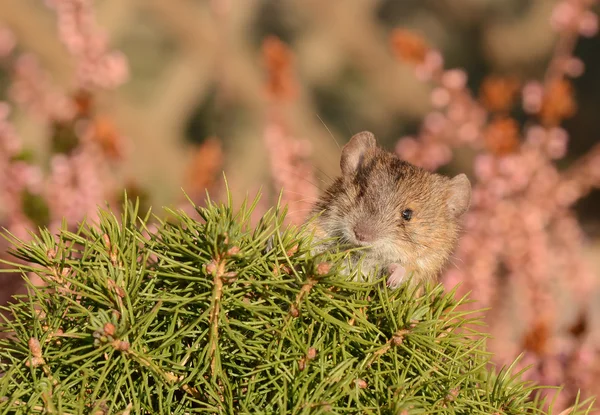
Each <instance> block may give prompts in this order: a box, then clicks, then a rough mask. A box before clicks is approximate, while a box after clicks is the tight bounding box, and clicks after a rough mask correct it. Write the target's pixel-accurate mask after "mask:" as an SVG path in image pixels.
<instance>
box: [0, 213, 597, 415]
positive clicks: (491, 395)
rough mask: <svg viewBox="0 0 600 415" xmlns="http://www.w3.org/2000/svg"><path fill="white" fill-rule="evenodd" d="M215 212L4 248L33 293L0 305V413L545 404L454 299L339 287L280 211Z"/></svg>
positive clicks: (118, 224) (453, 409)
mask: <svg viewBox="0 0 600 415" xmlns="http://www.w3.org/2000/svg"><path fill="white" fill-rule="evenodd" d="M230 205H231V204H230V203H229V204H228V205H225V206H223V205H216V204H213V203H210V202H209V203H208V207H206V208H198V209H197V211H198V213H199V215H200V218H199V219H200V220H196V219H193V218H191V217H189V216H188V215H187V214H185V213H182V212H172V211H171V212H169V213H170V220H169V221H168V222H161V223H160V224H159V225H158V229H157V231H156V232H150V231H149V229H148V225H147V220H148V216H149V215H147V216H146V217H140V215H139V214H138V211H137V208H135V207H133V206H127V209H126V210H125V213H124V214H123V216H122V217H121V218H117V217H115V216H113V215H112V214H111V213H109V212H101V220H100V224H99V225H98V226H88V225H81V226H80V227H79V229H78V230H77V231H76V232H70V231H66V230H63V231H62V232H61V233H60V234H59V235H58V236H55V235H52V234H50V233H49V232H48V231H44V230H42V231H40V236H39V237H36V238H35V239H34V240H33V241H32V242H29V243H22V242H20V241H13V242H15V243H16V246H17V247H16V248H15V250H14V252H13V254H14V255H15V256H16V257H18V258H20V259H22V260H25V261H27V263H28V265H20V266H18V267H17V268H18V269H19V270H20V271H21V272H22V273H35V274H37V275H39V276H40V277H41V278H43V279H44V281H45V282H46V283H47V285H46V286H45V287H34V286H31V285H30V286H29V291H30V294H29V295H27V296H22V297H20V298H18V299H17V300H16V302H15V303H13V304H11V305H9V306H8V307H6V308H5V309H4V314H5V315H6V317H5V320H4V323H3V325H2V328H3V331H4V332H5V333H6V338H5V339H4V340H2V342H1V344H0V359H1V366H0V370H1V372H2V378H1V379H0V413H2V414H37V413H44V414H83V413H85V414H98V415H99V414H191V413H221V414H229V413H235V414H242V413H252V414H256V413H268V414H273V413H279V414H318V413H323V414H325V413H339V414H341V413H344V414H345V413H358V414H494V413H497V414H523V413H531V414H543V413H545V412H544V411H543V410H541V409H540V408H541V407H542V403H541V402H537V401H536V400H531V399H530V396H531V392H532V391H534V390H535V389H536V387H535V386H533V385H531V384H526V383H523V382H522V381H520V380H519V378H518V376H512V375H511V374H510V370H507V371H501V372H500V373H499V374H497V375H496V374H494V373H492V372H490V371H489V369H488V367H489V361H488V356H487V354H486V352H485V347H484V340H483V336H475V338H479V339H481V340H473V339H472V338H469V337H467V335H466V334H465V333H469V330H468V327H472V324H471V323H476V322H477V319H476V318H475V317H474V315H472V314H469V313H466V312H463V311H460V310H459V309H458V306H459V305H460V304H461V303H462V302H463V300H456V299H455V298H454V295H453V293H444V291H443V289H442V288H441V287H440V286H438V287H435V288H427V289H425V290H424V293H422V294H417V292H416V291H415V289H414V288H408V287H407V288H403V289H399V290H396V291H393V292H392V291H389V290H388V289H387V288H386V287H385V285H384V284H383V283H382V281H374V282H369V283H364V282H360V283H359V282H354V281H353V277H354V275H350V276H343V275H342V274H340V273H339V264H340V263H342V262H343V261H341V259H342V258H341V256H342V254H333V253H326V254H320V255H317V256H312V255H311V254H310V242H311V241H310V237H309V236H307V235H306V233H299V232H298V230H296V229H292V228H286V229H283V228H282V225H281V224H282V219H283V214H279V213H277V211H271V212H269V213H267V214H266V216H264V217H263V218H262V219H261V220H260V222H259V224H258V225H257V226H256V227H255V228H251V227H250V225H249V219H250V213H251V211H252V208H253V207H254V204H253V205H251V206H243V207H242V208H241V209H240V210H239V211H238V212H237V213H236V212H234V211H233V210H232V208H231V207H230ZM271 237H274V241H275V242H274V243H273V244H269V243H268V241H269V240H270V238H271ZM271 245H273V247H272V248H267V246H271ZM573 413H586V412H585V409H582V410H580V411H579V412H577V411H574V412H573Z"/></svg>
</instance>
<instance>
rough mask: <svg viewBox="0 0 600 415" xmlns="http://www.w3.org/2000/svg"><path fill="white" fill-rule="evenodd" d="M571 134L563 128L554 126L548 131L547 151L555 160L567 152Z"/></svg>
mask: <svg viewBox="0 0 600 415" xmlns="http://www.w3.org/2000/svg"><path fill="white" fill-rule="evenodd" d="M568 141H569V135H568V134H567V132H566V131H565V130H564V129H563V128H558V127H557V128H552V129H551V130H550V131H549V132H548V140H547V142H546V153H547V154H548V157H550V158H551V159H553V160H557V159H561V158H563V157H564V156H565V155H566V153H567V143H568Z"/></svg>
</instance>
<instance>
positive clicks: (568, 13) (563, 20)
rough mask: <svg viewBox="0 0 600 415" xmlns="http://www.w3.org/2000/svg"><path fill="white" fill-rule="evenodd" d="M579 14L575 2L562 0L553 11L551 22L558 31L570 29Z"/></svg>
mask: <svg viewBox="0 0 600 415" xmlns="http://www.w3.org/2000/svg"><path fill="white" fill-rule="evenodd" d="M578 14H579V10H577V7H576V6H575V4H574V3H573V2H571V1H568V0H567V1H564V0H563V1H560V2H558V3H557V4H556V6H555V7H554V10H553V11H552V16H551V17H550V24H551V25H552V27H553V28H554V30H556V31H563V30H569V29H571V28H572V27H573V26H574V24H573V22H574V21H575V19H576V18H577V15H578Z"/></svg>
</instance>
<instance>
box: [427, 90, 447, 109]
mask: <svg viewBox="0 0 600 415" xmlns="http://www.w3.org/2000/svg"><path fill="white" fill-rule="evenodd" d="M449 102H450V92H448V90H447V89H446V88H434V89H433V91H431V104H432V105H433V106H434V107H437V108H443V107H445V106H446V105H448V103H449Z"/></svg>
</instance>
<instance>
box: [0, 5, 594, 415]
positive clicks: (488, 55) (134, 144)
mask: <svg viewBox="0 0 600 415" xmlns="http://www.w3.org/2000/svg"><path fill="white" fill-rule="evenodd" d="M597 13H598V4H597V3H596V2H595V1H592V0H559V1H557V0H452V1H450V0H351V1H348V0H344V1H342V0H328V1H317V0H96V1H92V0H45V1H44V0H3V1H2V4H0V224H1V225H2V226H4V227H6V228H7V229H8V230H9V231H10V232H12V233H13V234H14V235H15V236H17V237H19V238H28V230H33V231H34V230H35V229H36V227H37V226H49V227H51V228H52V229H58V227H60V224H61V222H62V219H63V218H64V217H66V218H67V219H68V222H69V224H75V223H77V221H80V220H82V219H83V218H84V217H87V218H88V219H90V220H93V218H94V217H95V214H96V207H97V205H99V204H100V205H103V204H105V203H109V205H110V206H111V207H113V208H114V209H118V208H119V206H120V201H121V200H122V195H123V190H124V189H126V190H127V193H128V195H129V196H132V197H140V200H141V202H142V205H143V206H145V207H149V206H153V208H154V209H153V210H154V212H155V213H157V214H159V215H161V214H162V213H161V210H160V208H161V207H162V206H178V207H181V208H184V209H189V208H190V207H189V203H188V202H187V201H186V200H185V196H184V193H183V191H182V188H183V189H184V190H185V191H186V193H187V194H189V195H190V197H191V198H192V199H193V200H194V201H195V202H196V203H199V204H201V203H202V202H203V200H204V194H205V191H206V190H208V191H209V192H210V194H211V197H214V198H216V199H219V198H222V197H223V194H224V181H223V176H222V172H223V171H224V172H225V173H226V176H227V182H228V185H229V187H230V188H231V189H232V193H233V196H234V200H235V201H236V202H237V203H240V202H241V201H242V199H243V198H244V197H245V195H246V194H250V195H254V194H255V193H256V192H257V191H259V189H260V190H261V193H262V195H263V197H262V199H261V204H260V205H259V207H258V210H257V215H258V214H260V213H261V212H264V210H266V209H267V208H268V207H270V206H272V205H273V204H274V203H276V201H277V198H278V196H279V192H280V190H281V189H282V188H283V189H284V193H283V200H284V202H286V203H288V204H289V209H290V215H289V221H290V222H294V223H301V222H302V221H303V220H304V218H305V216H306V215H307V214H308V209H309V208H310V205H311V203H312V201H313V200H314V198H315V197H317V195H318V192H319V190H320V189H323V188H324V187H325V186H326V185H327V184H328V183H329V182H330V181H331V178H332V177H334V176H335V175H337V174H338V173H339V168H338V163H339V154H340V150H339V147H340V146H341V145H343V144H344V143H345V142H346V141H347V140H348V139H349V138H350V137H351V135H352V134H354V133H357V132H359V131H363V130H370V131H372V132H374V133H375V135H376V136H377V137H378V140H379V142H380V143H381V145H383V146H384V147H386V148H387V149H389V150H391V151H395V152H397V153H398V155H399V156H401V157H402V158H404V159H407V160H409V161H411V162H413V163H415V164H419V165H422V166H423V167H426V168H429V169H432V170H437V171H440V172H441V173H444V174H456V173H458V172H466V173H467V174H468V175H469V177H470V178H471V179H472V182H473V184H474V199H473V208H472V210H471V212H470V213H469V215H468V216H467V218H465V233H464V237H463V239H462V240H461V243H460V245H459V247H458V249H457V253H456V255H455V258H454V261H453V264H452V265H451V266H449V268H448V270H447V272H446V274H445V275H444V276H443V281H444V283H445V284H446V285H447V286H448V287H449V288H450V287H453V286H455V285H456V284H457V283H461V285H460V288H459V292H471V297H472V298H473V299H474V300H476V302H475V303H474V307H475V308H481V307H490V311H487V312H486V313H485V318H486V322H487V323H488V328H487V330H489V331H490V332H491V333H492V335H493V336H494V339H493V340H490V348H491V349H492V351H494V352H495V353H496V357H495V359H496V361H497V362H498V363H506V362H509V361H511V360H512V359H514V358H515V357H516V356H517V355H518V354H519V353H521V352H523V353H525V355H524V358H523V360H522V362H521V364H522V365H532V366H533V368H532V370H530V371H529V372H528V374H527V375H526V376H528V377H529V378H531V379H533V380H536V381H539V382H542V383H545V384H550V385H559V384H564V383H566V384H567V387H566V390H565V391H564V392H563V393H561V394H560V395H559V398H558V401H557V408H564V407H567V406H568V405H570V404H571V403H572V402H573V400H574V399H575V396H576V394H577V390H578V389H579V388H581V389H582V390H583V395H584V396H590V395H591V394H594V393H599V392H600V389H599V388H600V387H599V386H598V385H600V338H599V337H598V336H599V335H600V321H598V317H599V316H600V306H598V305H597V304H598V303H599V302H598V300H599V299H600V290H599V289H598V288H599V287H598V282H599V280H598V276H600V243H599V240H598V238H599V237H600V214H599V212H600V192H598V190H597V188H598V186H599V185H600V147H599V146H598V143H599V140H598V138H599V137H598V134H599V131H600V117H598V113H599V111H600V75H599V74H600V39H599V38H598V36H596V32H597V30H598V18H597ZM7 249H8V244H7V242H5V241H3V242H0V252H6V250H7ZM0 283H1V284H2V286H0V289H1V296H2V299H3V301H6V300H7V299H8V297H9V296H10V295H11V294H13V293H14V292H17V291H18V290H19V289H20V288H19V287H20V285H21V283H20V278H19V277H18V276H14V275H5V274H3V277H2V279H1V280H0ZM547 393H548V394H549V395H552V394H553V393H554V392H552V391H548V392H547Z"/></svg>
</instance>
